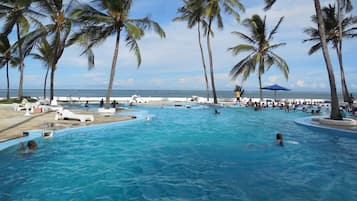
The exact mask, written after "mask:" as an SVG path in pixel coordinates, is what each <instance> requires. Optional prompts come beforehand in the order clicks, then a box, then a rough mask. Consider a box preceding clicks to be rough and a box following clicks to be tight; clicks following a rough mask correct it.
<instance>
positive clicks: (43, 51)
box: [31, 37, 53, 99]
mask: <svg viewBox="0 0 357 201" xmlns="http://www.w3.org/2000/svg"><path fill="white" fill-rule="evenodd" d="M37 51H38V53H32V54H31V55H32V57H33V58H34V59H37V60H40V61H42V62H43V64H44V66H45V67H46V75H45V79H44V83H43V98H44V99H46V85H47V77H48V72H49V71H50V69H51V61H52V58H53V56H52V54H53V51H52V48H51V45H50V44H49V42H48V41H47V39H46V37H42V38H41V42H40V43H38V44H37Z"/></svg>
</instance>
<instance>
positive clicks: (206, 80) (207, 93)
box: [197, 22, 209, 101]
mask: <svg viewBox="0 0 357 201" xmlns="http://www.w3.org/2000/svg"><path fill="white" fill-rule="evenodd" d="M200 26H201V24H200V22H198V24H197V31H198V44H199V46H200V50H201V59H202V65H203V73H204V77H205V83H206V96H207V101H209V86H208V77H207V67H206V62H205V56H204V54H203V48H202V41H201V30H200Z"/></svg>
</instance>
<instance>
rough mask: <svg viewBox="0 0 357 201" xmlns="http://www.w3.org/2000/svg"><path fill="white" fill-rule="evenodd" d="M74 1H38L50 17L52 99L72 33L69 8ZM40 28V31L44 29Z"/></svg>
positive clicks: (39, 5)
mask: <svg viewBox="0 0 357 201" xmlns="http://www.w3.org/2000/svg"><path fill="white" fill-rule="evenodd" d="M72 2H73V1H70V3H69V4H68V5H64V2H63V1H62V0H42V1H38V2H37V4H36V5H37V6H38V8H39V10H40V11H41V12H42V13H44V14H45V15H46V16H47V18H49V19H50V22H49V24H47V25H45V29H46V32H47V34H48V36H49V37H50V40H49V41H50V42H49V43H50V46H51V49H52V51H53V52H52V59H51V61H50V65H51V68H50V70H51V77H50V79H51V83H50V100H53V97H54V78H55V71H56V69H57V64H58V62H59V60H60V59H61V57H62V54H63V52H64V49H65V47H66V46H67V42H68V39H69V34H70V33H71V28H72V20H71V18H70V17H69V16H68V14H67V13H69V11H70V10H69V8H71V6H72ZM42 30H43V28H40V29H39V31H42Z"/></svg>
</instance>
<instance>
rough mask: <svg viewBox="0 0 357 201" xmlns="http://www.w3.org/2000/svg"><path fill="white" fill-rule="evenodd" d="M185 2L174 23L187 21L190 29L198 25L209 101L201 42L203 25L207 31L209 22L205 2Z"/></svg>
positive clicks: (186, 0) (199, 0)
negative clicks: (205, 12)
mask: <svg viewBox="0 0 357 201" xmlns="http://www.w3.org/2000/svg"><path fill="white" fill-rule="evenodd" d="M183 2H184V3H185V5H184V6H183V7H181V8H179V9H178V12H179V13H180V14H181V16H179V17H176V18H175V19H174V21H187V26H188V28H190V29H191V28H192V27H194V26H196V25H197V33H198V45H199V47H200V53H201V60H202V67H203V76H204V80H205V84H206V96H207V101H209V83H208V77H207V67H206V61H205V57H204V53H203V47H202V41H201V25H202V26H203V27H204V28H205V29H207V22H206V21H205V18H204V10H203V6H202V5H203V3H204V0H183Z"/></svg>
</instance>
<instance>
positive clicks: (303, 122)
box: [295, 116, 357, 138]
mask: <svg viewBox="0 0 357 201" xmlns="http://www.w3.org/2000/svg"><path fill="white" fill-rule="evenodd" d="M313 118H316V116H311V117H304V118H298V119H295V123H296V124H298V125H302V126H305V127H308V128H313V129H315V130H320V131H333V132H335V133H336V134H340V135H343V136H348V137H355V138H357V130H355V131H354V130H348V129H342V128H335V127H330V126H325V125H321V124H316V123H313V122H312V119H313Z"/></svg>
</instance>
